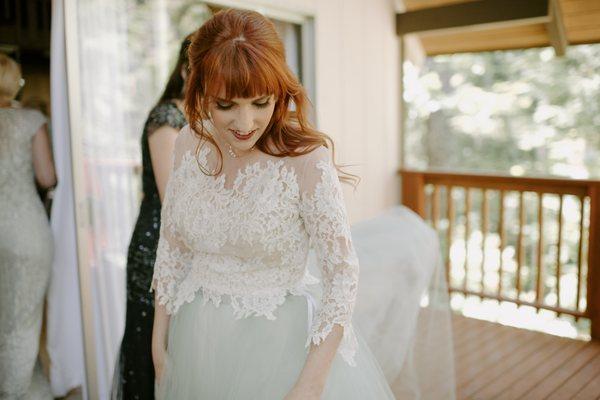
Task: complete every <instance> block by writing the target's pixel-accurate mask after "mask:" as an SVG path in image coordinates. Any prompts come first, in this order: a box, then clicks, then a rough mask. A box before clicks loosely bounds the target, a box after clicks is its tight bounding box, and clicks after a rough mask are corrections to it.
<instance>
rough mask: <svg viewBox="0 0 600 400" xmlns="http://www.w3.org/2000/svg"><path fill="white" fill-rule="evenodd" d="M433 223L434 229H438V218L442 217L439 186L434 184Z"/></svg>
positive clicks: (432, 195)
mask: <svg viewBox="0 0 600 400" xmlns="http://www.w3.org/2000/svg"><path fill="white" fill-rule="evenodd" d="M431 198H432V201H431V225H432V226H433V229H434V230H436V231H437V228H438V220H439V218H440V199H439V187H438V185H433V192H432V193H431Z"/></svg>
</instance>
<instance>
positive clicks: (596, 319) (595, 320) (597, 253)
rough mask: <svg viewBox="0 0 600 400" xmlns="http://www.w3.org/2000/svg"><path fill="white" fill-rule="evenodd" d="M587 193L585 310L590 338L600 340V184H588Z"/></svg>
mask: <svg viewBox="0 0 600 400" xmlns="http://www.w3.org/2000/svg"><path fill="white" fill-rule="evenodd" d="M589 195H590V228H589V229H590V230H589V233H588V235H589V236H588V237H589V239H588V246H587V247H588V271H587V285H588V286H587V312H588V315H589V316H590V320H591V322H592V324H591V325H592V329H591V330H592V335H591V336H592V339H595V340H600V184H595V185H590V187H589Z"/></svg>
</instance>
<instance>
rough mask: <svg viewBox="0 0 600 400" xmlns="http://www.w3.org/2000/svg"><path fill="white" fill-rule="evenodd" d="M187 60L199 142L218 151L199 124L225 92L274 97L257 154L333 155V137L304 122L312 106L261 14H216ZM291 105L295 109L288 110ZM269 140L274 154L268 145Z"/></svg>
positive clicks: (190, 113) (188, 106)
mask: <svg viewBox="0 0 600 400" xmlns="http://www.w3.org/2000/svg"><path fill="white" fill-rule="evenodd" d="M188 59H189V69H190V71H189V72H190V73H189V76H188V80H187V82H188V83H187V85H188V87H187V90H186V94H185V111H186V114H187V118H188V121H189V122H190V126H191V127H192V129H193V131H194V132H195V134H196V135H197V136H198V137H199V138H200V139H201V140H200V143H203V140H207V141H210V142H212V143H213V144H214V145H215V147H216V148H217V149H218V148H219V147H218V146H217V145H216V143H215V142H214V140H213V139H212V137H211V136H210V135H208V134H206V132H204V128H203V126H202V124H198V123H197V122H198V121H201V120H203V119H208V118H209V116H208V104H209V101H210V99H211V98H214V97H217V96H218V95H219V93H220V91H221V90H224V92H225V98H226V99H233V98H236V97H238V98H251V97H258V96H262V95H273V96H274V97H275V99H276V104H275V108H274V110H273V116H272V117H271V121H270V122H269V124H268V126H267V128H266V130H265V132H264V134H263V135H262V136H261V137H260V139H259V140H258V141H257V142H256V145H255V146H256V148H258V149H259V150H260V151H262V152H264V153H266V154H270V155H272V156H276V157H286V156H291V157H296V156H299V155H303V154H307V153H310V152H311V151H312V150H314V149H315V148H317V147H319V146H325V147H327V148H330V149H331V152H332V155H333V154H334V144H333V141H332V140H331V138H330V137H329V136H327V135H326V134H324V133H321V132H318V131H317V130H315V129H314V128H313V127H312V126H311V125H310V123H309V122H308V119H307V116H306V112H307V108H308V107H309V106H310V102H309V100H308V97H307V96H306V92H305V91H304V88H303V87H302V85H301V84H300V82H299V81H298V79H297V78H296V77H295V76H294V74H293V73H292V71H291V70H290V68H289V67H288V65H287V64H286V61H285V50H284V47H283V43H282V41H281V39H280V38H279V35H278V34H277V31H276V30H275V26H274V25H273V23H272V22H271V21H269V20H268V19H267V18H265V17H264V16H263V15H261V14H259V13H257V12H255V11H245V10H235V9H227V10H223V11H220V12H218V13H217V14H215V15H214V16H213V17H212V18H211V19H209V20H208V21H207V22H206V23H205V24H204V25H202V26H201V27H200V28H199V29H198V30H197V31H196V32H195V33H194V34H193V37H192V42H191V44H190V47H189V50H188ZM291 104H293V105H294V108H295V111H291V110H290V105H291ZM269 139H270V142H271V143H273V145H274V146H275V148H276V151H275V152H274V151H273V150H272V149H270V148H269V146H268V143H269ZM219 152H220V150H219ZM220 156H221V157H222V156H223V155H222V154H221V155H220ZM221 159H222V158H221ZM334 165H335V163H334ZM221 166H222V165H221ZM336 168H337V169H338V170H339V171H340V172H341V173H342V176H341V177H340V179H341V180H344V181H357V180H358V179H357V177H356V176H354V175H351V174H348V173H345V172H343V171H341V170H340V169H339V167H338V166H337V165H336ZM203 172H205V173H206V171H203ZM219 172H220V171H219ZM219 172H217V174H218V173H219Z"/></svg>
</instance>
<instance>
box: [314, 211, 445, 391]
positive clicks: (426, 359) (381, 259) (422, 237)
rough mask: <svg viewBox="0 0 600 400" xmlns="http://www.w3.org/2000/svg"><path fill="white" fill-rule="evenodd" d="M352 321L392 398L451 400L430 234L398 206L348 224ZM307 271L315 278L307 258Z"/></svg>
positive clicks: (439, 278)
mask: <svg viewBox="0 0 600 400" xmlns="http://www.w3.org/2000/svg"><path fill="white" fill-rule="evenodd" d="M352 238H353V241H354V246H355V248H356V252H357V254H358V258H359V261H360V279H359V285H358V298H357V302H356V309H355V313H354V324H355V327H356V328H357V330H358V331H359V332H360V334H361V335H362V336H363V338H364V339H365V340H366V341H367V343H368V344H369V347H370V349H371V351H372V352H373V354H374V355H375V357H376V358H377V360H378V361H379V364H380V366H381V368H382V370H383V372H384V374H385V376H386V378H387V380H388V382H389V384H390V386H391V388H392V390H393V392H394V395H395V396H396V397H397V398H398V399H403V400H404V399H411V400H412V399H414V400H417V399H419V400H421V399H422V400H428V399H432V400H433V399H436V400H437V399H450V400H452V399H455V397H456V395H455V378H454V355H453V347H452V325H451V317H450V306H449V302H448V292H447V284H446V280H445V279H446V278H445V273H444V267H443V264H442V262H441V254H440V247H439V241H438V238H437V234H436V232H435V231H434V230H433V229H432V228H430V227H429V226H428V225H427V224H426V223H425V222H424V221H423V220H422V219H421V218H420V217H419V216H418V215H417V214H415V213H414V212H412V211H411V210H409V209H408V208H406V207H403V206H398V207H394V208H392V209H390V210H388V211H386V212H384V213H383V214H381V215H379V216H377V217H375V218H372V219H369V220H366V221H361V222H359V223H357V224H355V225H354V226H353V227H352ZM309 262H310V267H309V268H310V272H311V274H313V275H316V276H318V275H319V273H318V268H316V265H315V262H314V256H313V255H311V258H310V261H309Z"/></svg>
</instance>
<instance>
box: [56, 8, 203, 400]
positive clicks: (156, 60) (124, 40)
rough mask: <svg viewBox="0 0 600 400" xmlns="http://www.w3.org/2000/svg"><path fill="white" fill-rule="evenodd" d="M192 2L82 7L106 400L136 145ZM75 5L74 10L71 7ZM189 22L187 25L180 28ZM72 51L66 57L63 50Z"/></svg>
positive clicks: (135, 194)
mask: <svg viewBox="0 0 600 400" xmlns="http://www.w3.org/2000/svg"><path fill="white" fill-rule="evenodd" d="M197 3H198V2H197V1H192V0H170V1H167V0H145V1H139V0H80V1H77V2H76V3H75V2H73V3H72V8H71V9H70V10H71V11H72V12H74V13H75V20H76V27H75V31H74V33H73V34H74V35H76V43H77V48H76V49H75V50H76V51H74V52H73V54H77V55H78V59H77V63H76V64H77V74H78V78H79V79H78V82H79V86H78V87H76V88H74V89H75V92H76V93H77V97H78V99H79V101H80V110H81V113H80V114H81V115H80V116H79V117H80V118H79V119H80V123H81V125H80V126H79V130H78V132H74V134H76V135H78V138H79V140H78V142H80V143H81V146H80V148H76V149H75V148H74V149H73V152H74V154H75V153H76V154H78V155H80V156H81V157H78V159H82V160H83V165H80V166H77V167H78V168H81V169H82V170H83V176H84V177H85V178H84V181H83V182H78V184H79V185H82V186H83V188H84V189H83V193H84V194H83V197H84V198H82V199H77V203H79V204H81V203H83V204H85V205H86V208H87V210H86V211H87V214H88V218H89V220H88V221H85V222H86V224H84V225H85V226H88V227H89V228H87V229H86V231H85V232H80V234H82V236H83V237H85V240H86V246H85V247H86V248H85V251H86V254H84V255H83V257H84V259H85V260H86V261H85V266H84V268H89V273H88V275H89V276H90V278H91V290H92V293H91V295H92V299H93V304H92V307H93V321H94V326H93V329H94V337H95V343H94V346H95V358H96V365H95V368H96V380H97V386H98V391H99V393H97V394H96V393H94V394H92V395H93V396H94V397H96V396H97V397H98V398H100V399H107V398H108V397H109V394H110V387H111V382H112V378H113V370H114V366H115V362H116V359H117V351H118V349H119V345H120V342H121V337H122V333H123V328H124V322H125V268H126V264H127V249H128V245H129V240H130V237H131V232H132V229H133V224H134V222H135V219H136V217H137V214H138V210H139V201H140V194H141V179H140V174H139V173H140V168H141V161H140V159H141V148H140V136H141V134H142V128H143V125H144V121H145V119H146V116H147V114H148V112H149V111H150V109H151V108H152V106H153V105H154V103H155V102H156V101H157V100H158V97H159V95H160V91H161V90H162V88H163V87H164V84H165V83H166V78H167V75H168V72H169V71H170V69H171V68H172V66H173V64H174V62H175V61H176V60H175V57H176V54H177V51H178V49H179V45H180V43H181V40H182V39H183V37H185V35H186V34H187V33H189V32H190V31H192V30H193V29H195V28H197V26H198V24H200V23H201V22H202V21H203V20H204V19H205V17H203V16H204V15H205V14H206V11H207V8H206V6H205V5H202V4H197ZM70 5H71V4H70ZM182 15H184V16H187V17H190V16H191V19H190V22H191V23H192V24H193V25H192V26H190V25H189V24H186V23H180V22H179V18H181V16H182ZM67 50H70V49H67Z"/></svg>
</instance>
